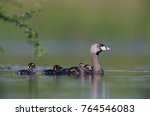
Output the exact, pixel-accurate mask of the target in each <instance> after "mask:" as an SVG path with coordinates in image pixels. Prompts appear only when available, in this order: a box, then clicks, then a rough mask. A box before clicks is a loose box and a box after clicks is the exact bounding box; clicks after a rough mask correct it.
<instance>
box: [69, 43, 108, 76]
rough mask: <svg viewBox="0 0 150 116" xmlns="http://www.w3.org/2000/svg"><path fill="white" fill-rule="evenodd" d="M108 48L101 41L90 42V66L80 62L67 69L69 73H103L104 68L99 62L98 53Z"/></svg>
mask: <svg viewBox="0 0 150 116" xmlns="http://www.w3.org/2000/svg"><path fill="white" fill-rule="evenodd" d="M106 50H110V48H109V47H106V46H105V45H104V44H102V43H95V44H92V45H91V47H90V55H91V60H92V66H90V65H88V64H87V65H85V64H83V63H80V64H79V66H76V67H71V68H70V70H69V73H70V74H73V75H81V74H97V73H101V74H103V73H104V70H103V68H102V66H101V64H100V62H99V59H98V56H99V53H100V52H102V51H106Z"/></svg>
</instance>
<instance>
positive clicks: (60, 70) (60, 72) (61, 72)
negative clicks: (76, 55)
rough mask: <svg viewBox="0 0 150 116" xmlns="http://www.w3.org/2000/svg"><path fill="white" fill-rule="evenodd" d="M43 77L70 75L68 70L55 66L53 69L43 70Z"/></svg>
mask: <svg viewBox="0 0 150 116" xmlns="http://www.w3.org/2000/svg"><path fill="white" fill-rule="evenodd" d="M42 74H43V75H54V76H55V75H66V74H68V68H63V67H62V66H60V65H54V66H53V68H52V69H47V70H43V72H42Z"/></svg>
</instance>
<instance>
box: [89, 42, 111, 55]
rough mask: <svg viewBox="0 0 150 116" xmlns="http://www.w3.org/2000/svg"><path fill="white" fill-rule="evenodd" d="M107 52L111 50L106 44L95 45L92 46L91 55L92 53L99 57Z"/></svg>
mask: <svg viewBox="0 0 150 116" xmlns="http://www.w3.org/2000/svg"><path fill="white" fill-rule="evenodd" d="M106 50H110V48H109V47H106V46H105V45H104V44H102V43H95V44H93V45H91V48H90V53H91V54H96V55H99V53H100V52H102V51H106Z"/></svg>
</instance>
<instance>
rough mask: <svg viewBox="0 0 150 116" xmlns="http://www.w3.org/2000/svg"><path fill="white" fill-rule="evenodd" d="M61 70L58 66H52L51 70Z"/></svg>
mask: <svg viewBox="0 0 150 116" xmlns="http://www.w3.org/2000/svg"><path fill="white" fill-rule="evenodd" d="M61 69H63V67H61V66H59V65H54V66H53V70H54V71H59V70H61Z"/></svg>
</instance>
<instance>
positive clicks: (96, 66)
mask: <svg viewBox="0 0 150 116" xmlns="http://www.w3.org/2000/svg"><path fill="white" fill-rule="evenodd" d="M106 50H110V48H109V47H106V46H105V45H104V44H102V43H95V44H93V45H91V48H90V55H91V60H92V65H93V71H92V72H93V74H96V73H102V74H103V73H104V70H103V68H102V66H101V64H100V62H99V60H98V56H99V53H100V52H102V51H106Z"/></svg>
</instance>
